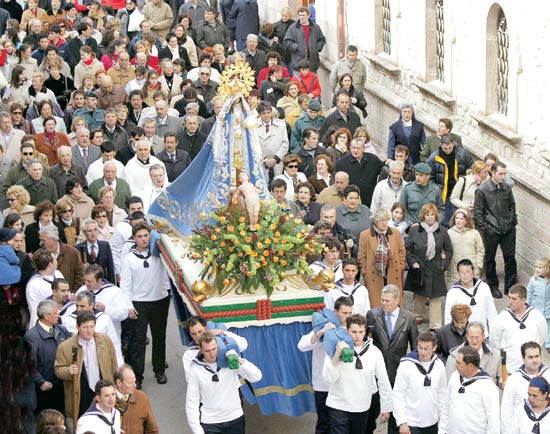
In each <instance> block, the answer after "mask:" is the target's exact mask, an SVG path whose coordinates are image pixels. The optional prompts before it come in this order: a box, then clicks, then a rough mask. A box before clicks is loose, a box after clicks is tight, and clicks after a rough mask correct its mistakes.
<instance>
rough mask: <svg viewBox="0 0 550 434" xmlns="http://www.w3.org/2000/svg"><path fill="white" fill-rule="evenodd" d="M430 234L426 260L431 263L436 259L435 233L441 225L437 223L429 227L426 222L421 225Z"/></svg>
mask: <svg viewBox="0 0 550 434" xmlns="http://www.w3.org/2000/svg"><path fill="white" fill-rule="evenodd" d="M420 225H421V226H422V227H423V228H424V230H425V231H426V233H427V234H428V247H427V248H426V259H427V260H428V261H431V260H432V259H433V258H434V257H435V238H434V232H435V231H437V230H438V229H439V223H438V222H435V223H434V224H433V225H431V226H430V225H428V223H426V222H422V223H420Z"/></svg>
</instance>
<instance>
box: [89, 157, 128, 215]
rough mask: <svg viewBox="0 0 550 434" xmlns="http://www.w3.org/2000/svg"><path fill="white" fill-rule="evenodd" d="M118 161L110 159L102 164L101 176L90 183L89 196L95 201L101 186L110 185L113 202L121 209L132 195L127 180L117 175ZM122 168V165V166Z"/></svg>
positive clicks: (97, 198)
mask: <svg viewBox="0 0 550 434" xmlns="http://www.w3.org/2000/svg"><path fill="white" fill-rule="evenodd" d="M119 164H120V161H118V160H110V161H106V162H105V164H103V176H102V177H101V178H98V179H96V180H95V181H94V182H92V183H91V184H90V189H89V193H88V194H89V196H90V197H91V198H92V199H93V200H95V201H96V202H97V201H98V200H99V190H100V189H101V187H104V186H107V185H108V186H110V187H113V188H114V190H115V194H116V196H115V204H116V206H118V207H119V208H121V209H125V208H126V201H127V200H128V199H129V198H130V197H131V196H132V193H131V192H130V186H129V185H128V182H126V181H125V180H124V179H122V178H120V177H119V176H118V170H119V169H118V168H119ZM122 168H123V169H124V166H122Z"/></svg>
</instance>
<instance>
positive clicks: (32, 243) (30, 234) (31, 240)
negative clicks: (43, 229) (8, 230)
mask: <svg viewBox="0 0 550 434" xmlns="http://www.w3.org/2000/svg"><path fill="white" fill-rule="evenodd" d="M53 224H54V225H55V226H56V227H57V230H58V231H59V241H61V242H62V243H64V244H66V243H67V237H65V230H64V229H63V225H62V224H61V223H59V222H53ZM38 228H39V226H38V222H34V223H31V224H30V225H27V226H26V227H25V246H26V250H27V253H34V252H35V251H37V250H38V249H39V248H40V230H39V229H38Z"/></svg>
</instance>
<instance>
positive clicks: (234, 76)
mask: <svg viewBox="0 0 550 434" xmlns="http://www.w3.org/2000/svg"><path fill="white" fill-rule="evenodd" d="M254 76H255V74H254V71H253V70H252V68H250V65H248V63H246V62H243V61H241V60H238V61H236V62H235V63H232V64H231V65H229V66H226V67H225V69H224V71H223V73H222V75H221V77H220V82H219V86H218V93H219V94H220V95H221V96H223V97H225V98H227V97H229V96H232V95H243V96H248V95H249V94H250V91H251V90H252V89H253V88H254V84H255V82H254Z"/></svg>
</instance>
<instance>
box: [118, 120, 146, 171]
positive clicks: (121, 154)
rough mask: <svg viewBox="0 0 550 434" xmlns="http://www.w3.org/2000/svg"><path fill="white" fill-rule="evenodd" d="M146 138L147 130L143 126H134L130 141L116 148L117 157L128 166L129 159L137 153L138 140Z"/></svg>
mask: <svg viewBox="0 0 550 434" xmlns="http://www.w3.org/2000/svg"><path fill="white" fill-rule="evenodd" d="M144 138H145V131H143V128H141V127H138V126H136V127H134V128H132V131H131V132H130V141H129V142H128V144H127V145H126V146H124V147H123V148H120V149H117V150H116V156H115V158H116V159H117V160H118V161H120V162H121V163H122V164H124V165H125V166H126V164H127V163H128V161H130V160H131V159H132V158H134V156H135V155H136V148H135V144H136V142H138V141H139V140H143V139H144Z"/></svg>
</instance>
